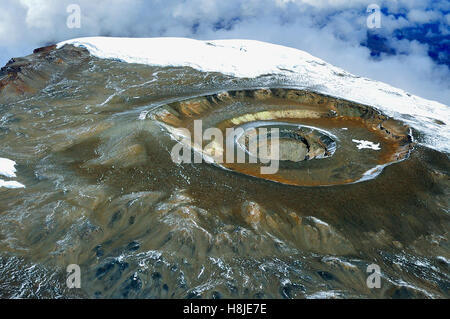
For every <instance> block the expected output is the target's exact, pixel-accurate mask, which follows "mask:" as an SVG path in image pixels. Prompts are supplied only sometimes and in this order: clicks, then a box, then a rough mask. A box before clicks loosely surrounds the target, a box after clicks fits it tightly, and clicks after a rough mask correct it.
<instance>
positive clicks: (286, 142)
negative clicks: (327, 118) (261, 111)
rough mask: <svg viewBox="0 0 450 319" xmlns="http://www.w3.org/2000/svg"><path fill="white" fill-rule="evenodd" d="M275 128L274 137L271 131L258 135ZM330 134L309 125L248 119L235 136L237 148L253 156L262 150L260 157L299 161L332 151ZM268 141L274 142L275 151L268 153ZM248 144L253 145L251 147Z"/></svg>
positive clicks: (269, 148)
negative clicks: (275, 133) (251, 120)
mask: <svg viewBox="0 0 450 319" xmlns="http://www.w3.org/2000/svg"><path fill="white" fill-rule="evenodd" d="M261 128H262V129H265V130H263V132H266V130H267V132H271V131H272V130H273V129H278V131H277V132H278V134H277V136H273V135H272V134H270V133H269V134H260V133H261V130H260V129H261ZM333 138H334V137H333V136H330V135H328V134H326V132H323V131H320V130H318V129H315V128H313V127H307V126H301V125H295V124H289V123H282V122H276V123H269V124H268V123H267V122H263V121H261V122H251V123H248V124H247V125H245V129H244V133H243V134H242V135H241V136H239V138H238V139H237V144H238V145H239V147H240V148H241V149H243V150H244V151H245V152H247V153H248V154H249V156H253V157H255V158H257V157H258V154H262V153H265V155H266V156H264V158H263V159H269V160H280V161H290V162H301V161H307V160H312V159H318V158H327V157H330V156H332V155H333V154H334V151H335V150H336V142H335V141H334V139H333ZM272 143H276V145H277V147H278V153H277V154H272V153H271V150H272V149H273V148H272V147H271V144H272ZM252 145H256V147H254V149H253V150H252V149H251V147H252Z"/></svg>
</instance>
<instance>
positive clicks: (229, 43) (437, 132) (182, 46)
mask: <svg viewBox="0 0 450 319" xmlns="http://www.w3.org/2000/svg"><path fill="white" fill-rule="evenodd" d="M65 44H72V45H74V46H78V47H84V48H86V49H87V50H89V52H90V53H91V54H92V55H94V56H96V57H99V58H105V59H118V60H121V61H124V62H128V63H140V64H147V65H158V66H186V67H192V68H194V69H197V70H200V71H204V72H220V73H223V74H227V75H232V76H235V77H249V78H255V77H258V76H260V75H265V74H279V75H283V76H285V77H287V78H289V79H291V80H292V83H291V84H294V85H296V86H298V88H299V89H302V88H306V89H307V88H313V90H314V91H316V92H318V93H323V94H327V95H331V96H335V97H339V98H343V99H346V100H350V101H354V102H358V103H362V104H366V105H370V106H373V107H375V108H377V109H379V110H381V111H382V112H383V113H385V114H386V115H388V116H391V117H394V118H397V119H400V120H403V121H404V122H405V123H407V124H409V125H410V126H411V127H413V128H415V129H416V130H418V131H420V132H422V133H424V138H423V140H422V141H421V142H422V144H424V145H426V146H428V147H431V148H434V149H436V150H439V151H443V152H447V153H450V128H449V125H450V107H449V106H446V105H444V104H441V103H438V102H435V101H429V100H426V99H423V98H420V97H418V96H414V95H411V94H409V93H407V92H405V91H403V90H401V89H397V88H394V87H392V86H390V85H388V84H385V83H382V82H378V81H374V80H370V79H367V78H362V77H358V76H355V75H352V74H350V73H348V72H346V71H344V70H342V69H340V68H338V67H335V66H333V65H331V64H329V63H326V62H324V61H323V60H321V59H319V58H316V57H314V56H312V55H310V54H308V53H306V52H304V51H301V50H297V49H293V48H288V47H284V46H280V45H275V44H270V43H265V42H260V41H254V40H214V41H199V40H193V39H187V38H107V37H92V38H79V39H73V40H68V41H64V42H61V43H59V44H58V48H60V47H62V46H63V45H65Z"/></svg>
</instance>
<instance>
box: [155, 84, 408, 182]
mask: <svg viewBox="0 0 450 319" xmlns="http://www.w3.org/2000/svg"><path fill="white" fill-rule="evenodd" d="M149 114H150V116H151V118H152V119H153V120H155V121H157V122H158V123H159V124H160V125H161V126H162V127H163V128H164V129H165V130H167V132H168V133H169V134H170V135H171V136H172V138H173V139H174V140H176V141H177V142H176V143H180V144H182V145H184V146H187V147H189V148H190V150H193V151H194V153H197V154H201V155H202V156H203V157H204V158H208V159H209V160H208V162H209V163H212V164H213V165H216V166H218V167H220V168H223V169H225V171H224V174H230V171H233V172H236V173H240V174H245V175H248V176H252V177H257V178H261V179H265V180H270V181H273V182H278V183H283V184H288V185H295V186H330V185H340V184H349V183H356V182H362V181H366V180H369V179H373V178H375V177H376V176H378V175H379V174H380V173H381V172H382V171H383V168H384V167H386V166H387V165H390V164H393V163H396V162H399V161H401V160H404V159H406V158H407V157H408V155H409V153H410V151H411V149H412V148H413V144H414V143H413V141H412V136H411V129H410V128H409V127H408V126H406V125H404V124H403V123H402V122H400V121H397V120H394V119H392V118H389V117H388V116H386V115H384V114H382V113H381V112H380V111H378V110H377V109H375V108H373V107H370V106H367V105H362V104H358V103H355V102H351V101H347V100H342V99H339V98H335V97H330V96H326V95H323V94H318V93H315V92H310V91H305V90H296V89H283V88H276V89H254V90H251V89H249V90H235V91H227V92H219V93H216V94H211V95H206V96H202V97H196V98H191V99H188V100H181V101H176V102H172V103H169V104H166V105H163V106H161V107H159V108H157V109H155V110H153V111H152V112H150V113H149ZM199 120H201V129H202V131H203V132H206V131H207V130H208V129H212V128H214V129H216V130H219V131H220V132H221V133H222V134H220V136H221V137H219V138H217V137H216V138H214V139H210V140H208V139H203V140H202V141H201V143H200V144H199V143H195V141H194V139H193V138H192V139H191V138H190V137H193V136H195V135H196V134H198V132H197V133H196V126H198V123H199V122H200V121H199ZM196 123H197V124H196ZM197 128H198V127H197ZM274 129H276V131H274ZM230 130H231V131H232V132H233V136H230V134H231V133H229V132H230ZM274 132H276V134H275V133H274ZM229 141H232V144H233V145H232V146H231V147H230V145H229ZM227 143H228V144H227ZM273 145H277V148H275V147H271V146H273ZM238 150H241V151H243V153H245V156H246V159H245V161H243V160H242V159H241V160H239V158H238V157H237V155H236V154H235V153H238V152H237V151H238ZM274 150H277V151H276V152H275V151H274ZM230 153H233V154H232V155H230ZM230 158H232V159H233V160H231V161H230V160H226V159H230ZM275 160H278V163H277V164H278V169H277V170H276V172H271V173H263V172H262V167H267V166H268V165H269V164H270V163H269V162H270V161H275Z"/></svg>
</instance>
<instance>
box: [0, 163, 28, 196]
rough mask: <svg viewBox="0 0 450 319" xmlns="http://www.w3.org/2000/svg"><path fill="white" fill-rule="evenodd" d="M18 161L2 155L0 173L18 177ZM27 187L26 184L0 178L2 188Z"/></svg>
mask: <svg viewBox="0 0 450 319" xmlns="http://www.w3.org/2000/svg"><path fill="white" fill-rule="evenodd" d="M15 166H16V162H14V161H13V160H10V159H7V158H2V157H0V175H3V176H6V177H9V178H13V177H16V167H15ZM1 187H6V188H25V185H23V184H21V183H19V182H16V181H5V180H3V179H0V188H1Z"/></svg>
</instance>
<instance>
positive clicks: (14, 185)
mask: <svg viewBox="0 0 450 319" xmlns="http://www.w3.org/2000/svg"><path fill="white" fill-rule="evenodd" d="M0 187H6V188H25V185H23V184H21V183H19V182H16V181H4V180H3V179H0Z"/></svg>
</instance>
